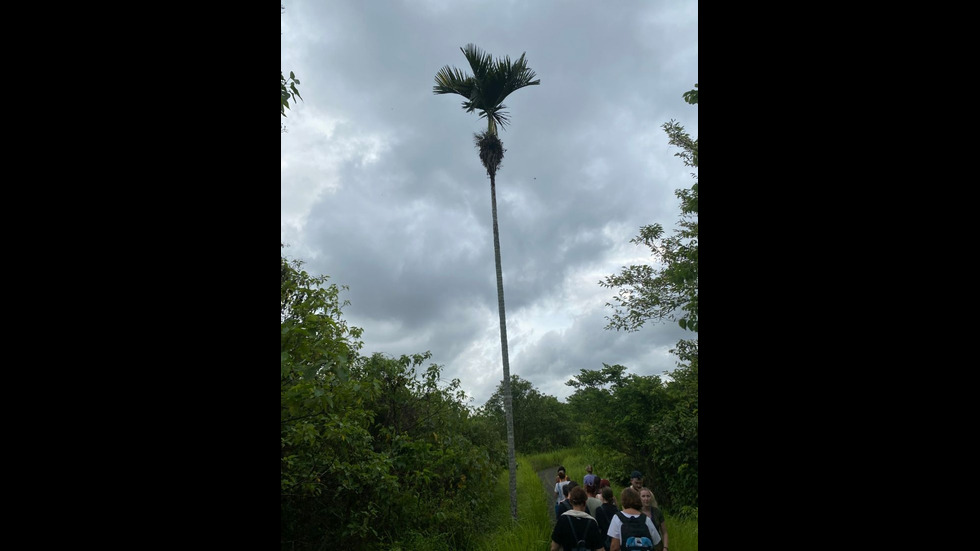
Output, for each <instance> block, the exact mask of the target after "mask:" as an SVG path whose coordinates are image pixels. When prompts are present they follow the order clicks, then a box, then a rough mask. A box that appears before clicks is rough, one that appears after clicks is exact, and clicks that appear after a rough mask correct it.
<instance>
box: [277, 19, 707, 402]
mask: <svg viewBox="0 0 980 551" xmlns="http://www.w3.org/2000/svg"><path fill="white" fill-rule="evenodd" d="M282 4H283V5H284V6H285V11H284V12H283V13H281V14H280V30H281V32H282V35H281V38H280V44H281V48H280V52H281V53H280V69H282V70H283V71H284V72H285V73H286V74H287V75H288V73H289V71H293V72H295V73H296V76H297V78H299V79H300V81H301V83H302V84H301V85H300V86H299V89H300V93H301V94H302V96H303V101H301V102H299V103H298V104H297V105H296V106H294V107H293V108H292V109H291V110H289V111H287V115H288V117H287V118H282V117H280V122H284V123H285V124H286V129H287V132H286V133H281V134H280V164H279V169H280V177H281V196H280V240H281V242H282V243H285V244H286V245H287V248H286V249H284V250H283V251H282V252H283V254H284V255H285V256H287V257H289V258H293V259H298V260H302V261H304V262H305V265H304V269H305V270H306V271H307V272H309V273H310V274H312V275H327V276H329V277H330V283H335V284H337V285H347V286H349V288H350V289H349V291H346V292H344V293H343V294H342V297H341V298H342V299H347V300H349V301H350V302H351V304H350V305H349V306H347V307H346V308H345V310H344V319H345V320H346V321H347V322H348V323H349V324H350V325H353V326H356V327H361V328H363V329H364V335H363V341H364V348H363V349H362V351H361V352H362V354H364V355H370V354H371V353H373V352H383V353H385V354H387V355H390V356H393V357H398V356H400V355H402V354H414V353H420V352H425V351H431V352H432V359H431V361H430V362H431V363H437V364H440V365H442V366H443V367H444V370H443V378H444V379H445V380H446V381H447V382H448V381H449V380H451V379H453V378H458V379H460V380H461V382H462V388H463V389H464V390H465V391H466V393H467V395H468V396H469V397H470V398H472V401H471V402H470V405H473V406H480V405H482V404H483V403H484V402H486V400H487V398H489V396H490V395H491V394H492V393H493V391H494V389H495V388H496V386H497V385H498V384H499V383H500V380H501V379H502V365H501V350H500V327H499V318H498V312H497V287H496V275H495V271H494V256H493V228H492V218H491V212H490V182H489V178H488V177H487V174H486V170H485V169H484V167H483V165H482V164H481V163H480V160H479V157H478V154H477V150H476V148H475V147H474V145H473V135H474V133H476V132H478V131H481V130H485V129H486V121H485V120H484V119H480V118H479V117H478V116H477V114H476V113H466V112H465V111H464V110H463V109H462V108H461V107H460V105H461V103H462V101H463V98H462V97H460V96H458V95H454V94H449V95H435V94H433V93H432V87H433V85H434V84H435V80H434V79H435V74H436V72H438V71H439V69H440V68H442V67H443V66H445V65H451V66H453V67H457V68H459V69H463V70H465V72H466V73H467V74H471V73H472V71H471V70H470V68H469V65H468V64H467V62H466V59H465V58H464V57H463V54H462V52H461V51H460V48H461V47H463V46H465V45H466V44H468V43H473V44H475V45H476V46H478V47H479V48H481V49H483V50H484V51H486V52H488V53H490V54H492V55H493V56H494V57H503V56H510V58H511V59H512V60H516V59H517V58H518V57H520V55H521V54H522V53H525V52H526V54H527V56H526V59H527V62H528V65H529V67H530V68H531V69H532V70H534V71H535V72H536V73H537V78H539V79H541V84H540V85H538V86H529V87H526V88H523V89H521V90H518V91H516V92H514V93H513V94H511V95H510V96H509V97H508V98H507V99H506V100H505V101H504V104H505V105H507V107H508V109H507V112H508V113H509V114H510V117H511V123H510V124H509V125H508V126H506V127H504V129H503V130H502V131H500V133H499V135H500V138H501V139H502V140H503V143H504V148H505V149H506V154H505V156H504V160H503V163H502V165H501V167H500V169H499V171H498V172H497V177H496V182H497V210H498V212H497V215H498V223H499V229H500V250H501V261H502V265H503V272H504V298H505V304H506V309H507V334H508V349H509V360H510V372H511V374H515V375H519V376H520V377H522V378H523V379H526V380H529V381H531V383H533V384H534V386H535V388H537V389H538V390H539V391H540V392H543V393H545V394H549V395H552V396H555V397H557V398H559V399H560V400H564V399H565V398H566V397H567V396H568V395H570V394H571V393H572V391H573V390H574V389H572V388H571V387H568V386H566V385H565V382H566V381H568V380H569V379H570V378H571V377H573V376H575V375H578V374H579V372H580V370H582V369H601V368H602V364H603V363H607V364H610V365H612V364H621V365H624V366H626V367H627V368H628V372H629V373H636V374H641V375H663V374H664V372H665V371H671V370H673V369H676V361H677V358H676V356H673V355H671V354H670V353H669V350H670V349H671V348H673V347H674V346H675V344H676V343H677V341H678V340H679V339H681V338H691V337H693V336H695V335H694V334H693V333H690V332H684V331H682V330H681V329H680V328H679V327H677V325H676V323H662V324H661V323H648V324H647V325H646V326H645V327H644V328H643V329H642V330H640V331H638V332H635V333H625V332H617V331H614V330H607V329H605V325H606V323H607V319H606V317H607V316H611V315H612V313H613V310H612V309H611V308H610V307H607V306H605V304H606V303H607V302H611V298H612V297H613V296H614V294H615V292H614V290H612V289H607V288H603V287H600V286H599V284H598V282H599V281H600V280H602V279H604V278H605V276H607V275H611V274H614V273H618V272H619V271H620V270H621V268H622V267H623V266H624V265H628V264H639V263H650V262H651V256H650V249H649V248H647V247H643V246H636V245H633V244H631V243H630V242H629V241H630V239H632V238H633V237H634V236H636V235H637V234H638V232H639V228H640V227H641V226H643V225H647V224H652V223H660V224H662V225H663V226H664V227H665V228H667V229H668V230H670V229H672V228H674V227H675V224H676V222H677V220H678V217H679V213H680V208H679V201H678V199H677V198H676V197H675V195H674V191H675V190H676V189H678V188H689V187H690V186H691V185H692V184H693V183H694V180H693V178H692V177H691V172H692V169H691V168H689V167H686V166H684V164H683V162H682V161H681V160H680V159H679V158H677V157H675V156H674V155H675V153H678V151H679V150H678V149H677V148H676V147H672V146H670V145H668V144H667V139H668V138H667V135H666V134H665V133H664V131H663V128H661V125H662V124H663V123H665V122H668V121H670V120H676V121H677V122H678V123H680V124H681V125H683V126H684V127H685V129H686V130H687V131H688V132H689V133H690V134H691V136H692V137H697V136H698V111H697V109H698V108H697V107H695V106H691V105H688V104H687V103H685V102H684V100H683V97H682V95H683V93H684V92H686V91H688V90H690V89H692V88H694V84H695V83H697V82H698V2H697V0H667V1H658V0H621V1H618V2H596V1H594V0H588V1H586V0H566V1H558V0H522V1H519V2H518V1H507V0H496V1H492V2H491V1H483V0H480V1H476V0H473V1H467V0H413V1H408V0H405V1H396V0H371V1H366V0H330V1H327V0H284V1H283V2H282Z"/></svg>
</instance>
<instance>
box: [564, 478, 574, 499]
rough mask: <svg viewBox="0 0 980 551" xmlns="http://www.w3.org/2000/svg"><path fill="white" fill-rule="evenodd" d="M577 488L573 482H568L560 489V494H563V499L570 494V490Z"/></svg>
mask: <svg viewBox="0 0 980 551" xmlns="http://www.w3.org/2000/svg"><path fill="white" fill-rule="evenodd" d="M577 486H578V484H576V483H575V481H574V480H572V481H569V483H568V484H565V485H564V486H562V487H561V493H562V494H564V495H565V497H568V496H569V495H570V494H571V491H572V489H573V488H575V487H577Z"/></svg>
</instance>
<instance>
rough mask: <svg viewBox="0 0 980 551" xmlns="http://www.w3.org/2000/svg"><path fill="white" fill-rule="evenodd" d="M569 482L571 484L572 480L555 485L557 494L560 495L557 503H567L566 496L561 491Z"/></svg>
mask: <svg viewBox="0 0 980 551" xmlns="http://www.w3.org/2000/svg"><path fill="white" fill-rule="evenodd" d="M569 482H571V481H570V480H565V481H562V482H556V483H555V493H557V494H558V501H557V503H561V502H562V501H565V494H563V493H562V492H561V489H562V488H564V487H565V485H566V484H568V483H569Z"/></svg>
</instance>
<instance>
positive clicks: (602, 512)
mask: <svg viewBox="0 0 980 551" xmlns="http://www.w3.org/2000/svg"><path fill="white" fill-rule="evenodd" d="M599 496H600V497H599V499H601V500H602V505H600V506H599V508H598V509H596V512H595V514H594V515H592V516H594V517H595V520H596V522H598V523H599V531H601V532H602V535H603V540H605V541H604V542H603V545H602V547H603V549H605V551H609V544H610V541H609V536H608V535H607V534H606V533H607V532H608V531H609V522H610V521H611V520H612V518H613V517H614V516H616V512H617V511H619V507H616V496H614V495H613V489H612V488H611V487H610V486H608V485H606V486H603V487H602V491H601V492H599Z"/></svg>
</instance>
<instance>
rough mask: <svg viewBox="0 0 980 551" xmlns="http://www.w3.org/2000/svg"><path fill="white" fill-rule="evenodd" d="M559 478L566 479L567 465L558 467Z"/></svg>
mask: <svg viewBox="0 0 980 551" xmlns="http://www.w3.org/2000/svg"><path fill="white" fill-rule="evenodd" d="M558 478H560V479H562V480H565V467H558Z"/></svg>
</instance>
